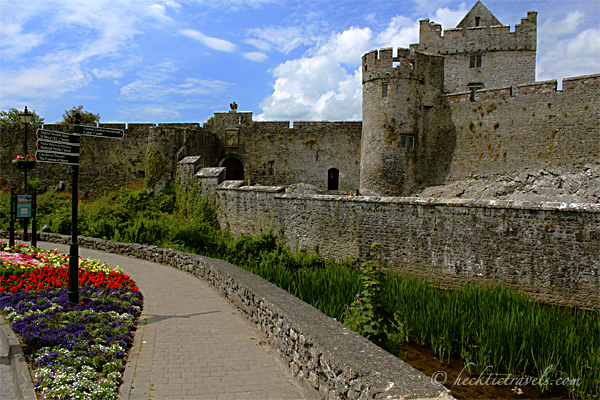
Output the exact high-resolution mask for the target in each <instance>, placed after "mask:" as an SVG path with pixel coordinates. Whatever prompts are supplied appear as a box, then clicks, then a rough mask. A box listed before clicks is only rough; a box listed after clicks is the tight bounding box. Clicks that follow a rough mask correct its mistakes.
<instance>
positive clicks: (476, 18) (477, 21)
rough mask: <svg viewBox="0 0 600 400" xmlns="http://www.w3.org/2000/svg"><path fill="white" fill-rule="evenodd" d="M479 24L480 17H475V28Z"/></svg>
mask: <svg viewBox="0 0 600 400" xmlns="http://www.w3.org/2000/svg"><path fill="white" fill-rule="evenodd" d="M480 22H481V17H475V26H479V24H480Z"/></svg>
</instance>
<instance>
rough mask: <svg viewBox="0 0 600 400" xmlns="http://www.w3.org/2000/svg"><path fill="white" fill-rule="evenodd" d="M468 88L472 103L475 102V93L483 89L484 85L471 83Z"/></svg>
mask: <svg viewBox="0 0 600 400" xmlns="http://www.w3.org/2000/svg"><path fill="white" fill-rule="evenodd" d="M467 88H468V89H469V99H470V100H471V101H474V100H475V92H476V91H478V90H481V89H483V83H481V82H474V83H469V84H468V85H467Z"/></svg>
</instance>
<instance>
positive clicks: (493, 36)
mask: <svg viewBox="0 0 600 400" xmlns="http://www.w3.org/2000/svg"><path fill="white" fill-rule="evenodd" d="M419 23H420V27H419V43H418V44H415V45H411V47H413V46H414V48H415V49H417V50H419V51H423V52H426V53H435V54H440V55H442V56H444V58H445V69H446V74H445V90H446V92H447V93H457V92H467V91H472V92H474V91H476V90H479V89H487V88H496V87H503V86H510V85H518V84H525V83H532V82H535V58H536V51H537V12H535V11H528V12H527V17H523V18H521V23H520V24H516V25H515V30H514V32H511V31H510V26H508V25H502V23H501V22H500V21H499V20H498V19H497V18H496V17H495V16H494V15H493V14H492V13H491V12H490V11H489V10H488V9H487V8H486V7H485V6H484V5H483V3H482V2H481V1H477V3H475V5H474V6H473V7H472V8H471V10H470V11H469V12H468V13H467V15H465V17H464V18H463V19H462V20H461V22H460V23H459V24H458V25H457V26H456V28H452V29H444V30H443V32H442V26H441V25H440V24H437V23H435V22H432V21H429V20H428V19H423V20H421V21H419ZM442 33H443V34H442Z"/></svg>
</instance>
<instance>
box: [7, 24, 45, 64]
mask: <svg viewBox="0 0 600 400" xmlns="http://www.w3.org/2000/svg"><path fill="white" fill-rule="evenodd" d="M1 29H2V50H0V53H1V54H2V57H8V58H18V57H20V56H21V55H23V54H26V53H28V52H29V51H30V50H32V49H34V48H35V47H37V46H39V45H40V44H42V43H43V42H44V34H42V33H23V27H22V26H21V25H19V24H13V23H7V24H2V27H1Z"/></svg>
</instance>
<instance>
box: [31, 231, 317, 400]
mask: <svg viewBox="0 0 600 400" xmlns="http://www.w3.org/2000/svg"><path fill="white" fill-rule="evenodd" d="M38 246H40V247H43V248H47V249H58V250H59V251H61V252H65V253H67V254H68V246H64V245H57V244H55V243H38ZM79 254H80V256H82V257H86V258H92V259H98V260H102V261H104V262H106V263H107V264H108V265H109V266H111V267H115V266H117V265H118V266H120V267H121V268H122V269H123V270H124V272H125V273H126V274H128V275H130V276H131V277H132V278H133V279H134V280H135V281H136V283H137V284H138V287H139V288H140V290H141V291H142V293H143V294H144V310H143V313H142V315H141V317H140V322H139V327H138V330H137V332H136V334H135V340H134V344H133V347H132V351H131V354H130V356H129V361H128V363H127V367H126V370H125V375H124V382H123V385H122V386H121V396H120V398H121V399H190V400H191V399H194V400H196V399H197V400H202V399H216V400H221V399H316V398H318V396H317V393H316V392H315V391H313V390H311V389H310V388H308V387H306V386H304V384H302V383H300V382H299V381H298V380H297V379H295V378H293V377H292V375H291V373H290V371H289V369H288V368H287V366H286V365H285V363H284V362H283V360H282V359H281V358H280V357H279V355H278V353H277V351H276V350H274V349H273V348H271V347H270V346H269V345H267V344H266V343H265V341H264V336H263V334H262V333H261V332H260V331H259V329H258V328H257V327H256V326H255V325H254V324H252V323H251V322H250V321H248V320H247V319H246V317H245V316H244V315H243V314H242V312H241V311H239V310H238V309H237V308H236V307H235V306H233V305H232V304H231V303H230V302H229V301H228V300H227V299H225V298H224V297H222V296H221V295H220V294H219V293H218V292H217V291H216V289H214V288H213V287H212V286H211V285H210V284H208V283H207V282H205V281H203V280H200V279H197V278H195V277H193V276H191V275H188V274H186V273H184V272H182V271H179V270H176V269H174V268H171V267H167V266H163V265H160V264H155V263H151V262H147V261H142V260H137V259H135V258H130V257H123V256H117V255H113V254H109V253H104V252H100V251H95V250H89V249H84V248H80V249H79Z"/></svg>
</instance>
